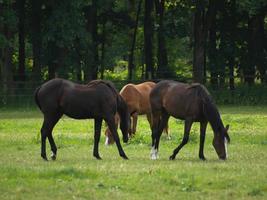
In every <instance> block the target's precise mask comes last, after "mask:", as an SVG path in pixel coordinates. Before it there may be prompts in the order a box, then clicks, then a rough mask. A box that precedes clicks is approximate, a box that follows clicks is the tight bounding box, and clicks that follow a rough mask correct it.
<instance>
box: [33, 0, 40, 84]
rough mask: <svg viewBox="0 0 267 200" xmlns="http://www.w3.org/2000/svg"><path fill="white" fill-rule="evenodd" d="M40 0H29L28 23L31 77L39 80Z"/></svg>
mask: <svg viewBox="0 0 267 200" xmlns="http://www.w3.org/2000/svg"><path fill="white" fill-rule="evenodd" d="M42 2H43V1H42V0H38V1H36V0H30V4H31V11H30V24H31V40H32V54H33V66H32V72H33V77H32V79H33V80H35V81H39V80H40V79H41V49H42V31H41V20H42V9H41V7H42Z"/></svg>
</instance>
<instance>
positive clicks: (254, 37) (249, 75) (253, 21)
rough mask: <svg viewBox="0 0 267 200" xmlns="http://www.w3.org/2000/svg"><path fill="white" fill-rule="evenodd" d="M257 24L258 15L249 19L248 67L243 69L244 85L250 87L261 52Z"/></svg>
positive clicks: (258, 21) (253, 80)
mask: <svg viewBox="0 0 267 200" xmlns="http://www.w3.org/2000/svg"><path fill="white" fill-rule="evenodd" d="M259 24H260V16H259V15H255V16H252V17H250V19H249V21H248V33H249V36H248V57H247V59H248V65H247V66H246V68H245V69H244V76H245V77H244V79H245V83H248V84H249V85H252V84H254V82H255V72H256V71H255V67H256V66H257V63H258V60H257V59H260V58H259V55H260V54H261V53H260V52H259V50H261V51H262V50H263V48H262V47H263V46H262V44H261V42H262V41H261V39H260V38H261V37H260V36H259Z"/></svg>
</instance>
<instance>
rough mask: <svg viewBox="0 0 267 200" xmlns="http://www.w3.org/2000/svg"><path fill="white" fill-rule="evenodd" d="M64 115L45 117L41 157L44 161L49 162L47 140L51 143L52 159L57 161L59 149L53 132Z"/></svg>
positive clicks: (42, 129) (42, 130)
mask: <svg viewBox="0 0 267 200" xmlns="http://www.w3.org/2000/svg"><path fill="white" fill-rule="evenodd" d="M61 116H62V114H57V115H49V116H48V115H45V116H44V121H43V125H42V128H41V156H42V158H43V159H44V160H47V156H46V138H48V141H49V143H50V147H51V151H52V155H51V158H52V159H53V160H55V159H56V154H57V147H56V144H55V141H54V139H53V136H52V130H53V128H54V126H55V124H56V123H57V122H58V120H59V119H60V117H61Z"/></svg>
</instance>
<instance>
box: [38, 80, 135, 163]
mask: <svg viewBox="0 0 267 200" xmlns="http://www.w3.org/2000/svg"><path fill="white" fill-rule="evenodd" d="M35 101H36V104H37V105H38V106H39V108H40V110H41V111H42V113H43V115H44V121H43V125H42V128H41V156H42V158H43V159H45V160H47V156H46V138H48V141H49V143H50V146H51V150H52V155H51V158H52V159H53V160H55V159H56V154H57V147H56V144H55V142H54V139H53V136H52V130H53V128H54V126H55V124H56V123H57V122H58V120H59V119H60V118H61V117H62V115H63V114H65V115H67V116H69V117H71V118H74V119H92V118H93V119H94V120H95V134H94V150H93V155H94V157H96V158H97V159H101V157H100V156H99V152H98V144H99V140H100V134H101V125H102V121H103V120H105V121H106V123H107V124H108V127H109V128H110V130H111V132H112V134H113V137H114V140H115V142H116V144H117V148H118V150H119V154H120V156H121V157H123V158H124V159H127V156H126V155H125V153H124V151H123V149H122V146H121V144H120V140H119V136H118V133H117V130H116V128H115V120H114V115H115V113H116V112H118V113H119V115H120V117H121V119H122V120H121V123H120V128H121V131H122V134H123V141H124V142H127V141H128V127H129V120H130V115H129V112H128V108H127V105H126V103H125V102H124V100H123V99H122V98H121V96H120V95H119V94H118V92H117V91H116V89H115V87H114V86H113V84H112V83H111V82H107V81H102V80H95V81H92V82H90V83H89V84H87V85H80V84H76V83H73V82H70V81H67V80H64V79H59V78H57V79H53V80H50V81H48V82H46V83H44V84H43V85H42V86H41V87H39V88H37V90H36V92H35Z"/></svg>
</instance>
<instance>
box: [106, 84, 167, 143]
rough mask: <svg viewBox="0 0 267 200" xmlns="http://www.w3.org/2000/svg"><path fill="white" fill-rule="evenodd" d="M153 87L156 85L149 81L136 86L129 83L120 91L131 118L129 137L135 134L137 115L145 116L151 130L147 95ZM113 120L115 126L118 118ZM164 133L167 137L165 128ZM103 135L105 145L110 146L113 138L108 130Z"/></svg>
mask: <svg viewBox="0 0 267 200" xmlns="http://www.w3.org/2000/svg"><path fill="white" fill-rule="evenodd" d="M155 85H156V83H154V82H149V81H148V82H144V83H140V84H137V85H135V84H132V83H130V84H127V85H125V86H124V87H123V88H122V89H121V91H120V95H121V96H122V98H123V99H124V101H125V102H126V104H127V106H128V110H129V113H130V115H131V117H132V120H131V122H132V123H131V128H130V129H129V135H130V136H132V135H134V134H135V133H136V126H137V119H138V115H146V117H147V120H148V122H149V125H150V128H152V119H151V118H152V116H151V106H150V101H149V95H150V92H151V90H152V89H153V88H154V87H155ZM115 118H116V124H118V121H119V116H118V115H116V117H115ZM165 132H166V133H167V135H168V130H167V127H166V128H165ZM105 134H106V136H107V139H106V144H112V143H113V138H112V135H111V133H110V131H109V129H107V130H106V132H105Z"/></svg>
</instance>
